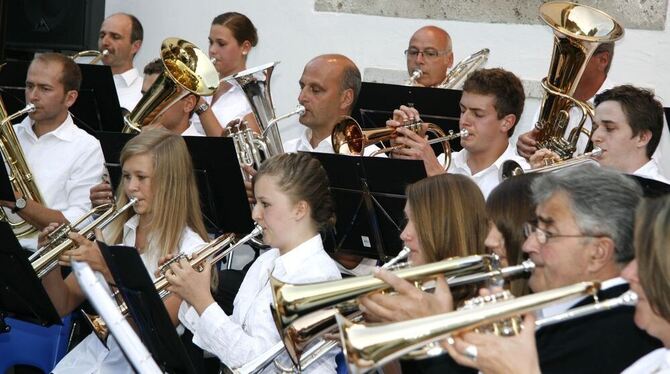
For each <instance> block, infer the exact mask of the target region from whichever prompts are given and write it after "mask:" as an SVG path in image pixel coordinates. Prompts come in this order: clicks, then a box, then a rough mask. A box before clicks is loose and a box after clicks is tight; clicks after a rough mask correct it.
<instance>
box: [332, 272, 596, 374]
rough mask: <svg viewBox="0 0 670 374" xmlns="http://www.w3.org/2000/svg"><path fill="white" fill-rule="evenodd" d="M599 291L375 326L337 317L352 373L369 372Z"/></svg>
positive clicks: (591, 285)
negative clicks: (435, 344)
mask: <svg viewBox="0 0 670 374" xmlns="http://www.w3.org/2000/svg"><path fill="white" fill-rule="evenodd" d="M599 289H600V284H599V283H598V282H582V283H577V284H573V285H570V286H566V287H561V288H557V289H554V290H549V291H545V292H539V293H536V294H532V295H527V296H522V297H519V298H515V299H510V300H503V301H499V302H495V303H492V304H484V305H483V306H480V307H478V308H468V309H463V310H458V311H455V312H450V313H444V314H438V315H434V316H430V317H425V318H419V319H415V320H409V321H402V322H397V323H390V324H384V325H376V326H364V325H362V324H355V323H352V322H349V321H347V320H346V318H344V317H343V316H341V315H338V316H337V317H336V318H337V324H338V326H339V328H340V336H341V340H342V347H343V350H344V352H345V355H346V358H347V362H348V363H349V372H350V373H352V374H356V373H366V372H368V371H370V370H372V369H374V368H376V367H379V366H382V365H384V364H386V363H388V362H390V361H392V360H395V359H396V358H399V357H402V356H404V355H405V354H407V353H410V352H412V351H414V350H416V349H418V348H421V347H423V346H425V345H426V344H428V343H431V342H435V341H438V340H441V339H445V338H447V337H449V336H451V335H454V334H457V333H460V332H464V331H471V330H474V329H476V328H479V327H485V326H487V325H491V324H495V323H499V322H500V321H501V320H504V319H507V318H510V317H516V316H519V315H521V314H523V313H527V312H530V311H534V310H537V309H540V308H544V307H546V306H547V305H549V304H552V303H555V302H559V301H562V300H565V299H567V298H574V297H578V296H585V295H595V294H596V293H597V292H598V290H599Z"/></svg>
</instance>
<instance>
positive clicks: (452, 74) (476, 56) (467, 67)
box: [437, 48, 490, 89]
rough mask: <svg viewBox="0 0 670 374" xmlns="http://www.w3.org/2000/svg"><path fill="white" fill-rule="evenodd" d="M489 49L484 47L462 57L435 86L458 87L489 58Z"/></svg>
mask: <svg viewBox="0 0 670 374" xmlns="http://www.w3.org/2000/svg"><path fill="white" fill-rule="evenodd" d="M489 52H490V51H489V49H488V48H484V49H482V50H479V51H477V52H475V53H473V54H471V55H470V56H468V57H466V58H464V59H463V60H461V62H459V63H458V64H456V66H454V67H453V68H452V69H451V70H449V73H448V74H447V76H446V77H445V78H444V80H443V81H442V83H440V84H439V85H438V86H437V88H448V89H458V88H460V87H461V86H462V85H463V82H464V81H465V79H466V78H467V77H468V75H470V73H472V72H473V71H475V70H477V69H479V68H480V67H481V66H482V65H484V64H485V63H486V61H488V59H489Z"/></svg>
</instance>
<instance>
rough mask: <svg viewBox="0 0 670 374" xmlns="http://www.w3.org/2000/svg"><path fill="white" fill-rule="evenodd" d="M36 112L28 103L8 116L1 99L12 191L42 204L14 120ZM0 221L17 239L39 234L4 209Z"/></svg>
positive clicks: (1, 133)
mask: <svg viewBox="0 0 670 374" xmlns="http://www.w3.org/2000/svg"><path fill="white" fill-rule="evenodd" d="M34 111H35V105H33V104H32V103H28V104H27V105H26V106H25V108H23V109H21V110H19V111H18V112H16V113H14V114H12V115H10V116H8V115H7V110H6V109H5V105H4V103H3V102H2V98H1V97H0V152H2V157H3V158H4V159H5V166H6V167H7V170H8V174H9V181H10V183H11V184H12V189H13V190H14V191H16V192H20V193H21V195H22V196H23V198H24V199H26V200H33V201H35V202H37V203H39V204H41V203H42V195H41V194H40V190H39V188H37V184H36V183H35V180H34V178H33V174H32V172H31V171H30V168H29V167H28V163H27V162H26V158H25V156H24V154H23V149H22V148H21V143H19V139H18V138H17V137H16V132H15V131H14V126H13V125H12V122H11V121H12V120H14V119H15V118H18V117H20V116H22V115H24V114H26V113H32V112H34ZM0 220H2V221H5V222H7V223H8V224H9V225H10V226H11V228H12V231H13V232H14V235H16V237H18V238H21V237H24V236H28V235H31V234H33V233H35V232H37V229H36V228H34V227H33V226H32V225H31V224H29V223H28V222H26V221H25V220H23V219H21V218H20V217H16V216H15V215H14V216H10V215H9V214H7V212H6V211H5V210H4V209H0Z"/></svg>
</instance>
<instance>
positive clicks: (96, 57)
mask: <svg viewBox="0 0 670 374" xmlns="http://www.w3.org/2000/svg"><path fill="white" fill-rule="evenodd" d="M107 55H109V50H107V49H103V50H102V51H96V50H94V49H90V50H86V51H81V52H77V53H75V54H73V55H72V56H70V58H71V59H72V60H73V61H75V62H77V59H79V58H82V57H93V58H92V59H91V60H90V61H89V62H87V64H91V65H95V64H97V63H98V62H100V60H102V59H103V57H105V56H107Z"/></svg>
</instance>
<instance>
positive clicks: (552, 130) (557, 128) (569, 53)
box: [535, 1, 624, 159]
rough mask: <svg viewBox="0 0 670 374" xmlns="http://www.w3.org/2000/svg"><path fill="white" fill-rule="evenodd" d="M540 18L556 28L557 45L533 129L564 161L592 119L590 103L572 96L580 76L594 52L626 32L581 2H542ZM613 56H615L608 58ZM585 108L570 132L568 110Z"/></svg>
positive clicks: (543, 145)
mask: <svg viewBox="0 0 670 374" xmlns="http://www.w3.org/2000/svg"><path fill="white" fill-rule="evenodd" d="M540 17H541V18H542V20H543V21H544V22H546V23H547V24H548V25H549V26H550V27H551V28H552V29H553V30H554V49H553V54H552V58H551V63H550V65H549V72H548V75H547V77H546V78H544V79H543V80H542V88H543V89H544V91H545V93H544V97H543V99H542V103H541V104H540V116H539V118H538V121H537V123H536V124H535V128H536V129H537V130H539V133H538V135H537V137H536V140H537V142H538V149H539V148H548V149H550V150H552V151H554V152H555V153H556V154H557V155H558V156H559V157H560V158H561V159H568V158H570V157H572V155H573V154H574V153H575V150H576V147H577V142H578V140H579V136H580V135H581V134H586V135H589V136H590V132H589V131H587V130H586V129H584V124H585V122H586V119H587V118H588V117H593V108H592V107H591V104H589V103H587V102H584V101H581V100H578V99H576V98H574V94H575V91H576V90H577V86H578V84H579V81H580V80H581V78H582V74H583V73H584V71H585V70H586V65H587V64H588V62H589V60H590V59H591V56H593V54H594V52H595V51H596V49H597V48H598V46H599V45H600V44H603V43H614V41H616V40H618V39H620V38H621V37H622V36H623V34H624V30H623V28H622V27H621V25H620V24H619V23H618V22H617V21H616V20H615V19H614V18H612V17H610V16H609V15H607V14H606V13H604V12H602V11H600V10H598V9H595V8H592V7H589V6H586V5H582V4H575V3H570V2H561V1H555V2H548V3H545V4H542V5H541V6H540ZM610 58H611V56H610ZM572 107H577V108H579V110H580V111H581V112H582V115H581V118H580V121H579V124H578V125H577V126H576V127H575V128H573V129H572V130H570V132H568V131H567V127H568V123H569V121H570V109H571V108H572Z"/></svg>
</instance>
